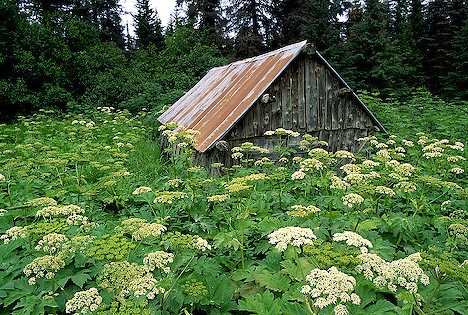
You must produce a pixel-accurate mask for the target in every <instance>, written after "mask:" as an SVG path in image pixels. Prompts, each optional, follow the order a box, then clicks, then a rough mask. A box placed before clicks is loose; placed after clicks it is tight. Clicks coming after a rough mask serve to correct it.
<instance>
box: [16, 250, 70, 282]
mask: <svg viewBox="0 0 468 315" xmlns="http://www.w3.org/2000/svg"><path fill="white" fill-rule="evenodd" d="M63 267H65V261H64V260H63V258H62V257H59V256H52V255H46V256H42V257H37V258H35V259H34V260H33V261H32V262H30V263H29V264H27V265H26V266H25V267H24V268H23V272H24V274H25V275H26V276H27V277H29V280H28V283H29V284H31V285H32V284H35V283H36V280H37V279H39V278H43V277H45V278H46V279H52V278H53V277H54V276H55V273H56V272H57V271H59V270H60V269H62V268H63Z"/></svg>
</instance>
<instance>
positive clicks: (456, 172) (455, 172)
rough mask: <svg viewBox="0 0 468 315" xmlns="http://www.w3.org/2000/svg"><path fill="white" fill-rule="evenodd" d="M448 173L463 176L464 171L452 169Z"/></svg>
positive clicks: (456, 168) (458, 168) (457, 168)
mask: <svg viewBox="0 0 468 315" xmlns="http://www.w3.org/2000/svg"><path fill="white" fill-rule="evenodd" d="M450 172H452V173H454V174H457V175H460V174H463V173H464V172H465V170H464V169H462V168H461V167H453V168H452V169H450Z"/></svg>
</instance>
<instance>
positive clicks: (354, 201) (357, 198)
mask: <svg viewBox="0 0 468 315" xmlns="http://www.w3.org/2000/svg"><path fill="white" fill-rule="evenodd" d="M341 200H342V201H343V203H344V204H345V206H347V207H349V208H352V207H354V206H355V205H358V204H361V203H363V202H364V198H362V196H361V195H359V194H355V193H350V194H347V195H344V196H343V197H341Z"/></svg>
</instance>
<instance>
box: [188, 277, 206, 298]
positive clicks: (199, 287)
mask: <svg viewBox="0 0 468 315" xmlns="http://www.w3.org/2000/svg"><path fill="white" fill-rule="evenodd" d="M182 288H183V289H184V292H185V293H186V294H187V295H190V296H191V297H194V298H197V297H200V296H203V295H207V294H208V290H207V288H206V286H205V285H204V284H203V282H200V281H198V280H195V279H190V280H187V281H186V282H185V283H184V284H183V285H182Z"/></svg>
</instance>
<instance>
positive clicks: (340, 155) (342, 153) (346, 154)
mask: <svg viewBox="0 0 468 315" xmlns="http://www.w3.org/2000/svg"><path fill="white" fill-rule="evenodd" d="M335 157H337V158H343V159H352V158H354V154H353V153H351V152H349V151H346V150H338V151H336V152H335Z"/></svg>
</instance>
